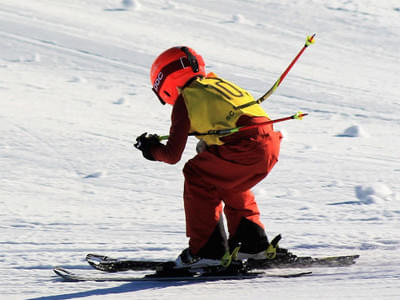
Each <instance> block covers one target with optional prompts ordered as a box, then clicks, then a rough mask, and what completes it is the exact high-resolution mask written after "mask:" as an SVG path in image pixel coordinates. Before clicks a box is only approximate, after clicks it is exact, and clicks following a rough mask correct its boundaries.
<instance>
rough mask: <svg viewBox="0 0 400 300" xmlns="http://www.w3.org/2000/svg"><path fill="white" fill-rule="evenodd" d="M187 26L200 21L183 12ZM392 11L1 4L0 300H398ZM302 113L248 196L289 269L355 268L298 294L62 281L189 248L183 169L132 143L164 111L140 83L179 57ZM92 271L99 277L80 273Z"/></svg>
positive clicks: (159, 128)
mask: <svg viewBox="0 0 400 300" xmlns="http://www.w3.org/2000/svg"><path fill="white" fill-rule="evenodd" d="M193 11H195V12H196V13H193ZM399 17H400V13H399V5H398V3H397V1H394V0H386V1H381V2H376V1H372V0H365V1H361V0H352V1H341V0H335V1H329V3H325V2H324V1H311V0H306V1H294V2H291V3H283V2H281V1H269V2H268V3H265V2H264V1H261V0H247V1H214V2H213V1H202V2H199V1H194V0H190V1H184V2H182V1H171V0H166V1H161V2H159V1H119V0H116V1H110V0H94V1H78V0H72V1H60V0H59V1H50V0H34V1H26V2H23V3H22V2H20V1H12V0H3V1H2V3H1V4H0V43H1V45H2V48H1V49H0V74H1V76H0V99H1V102H2V106H1V109H0V134H1V136H2V139H1V140H0V166H1V171H0V232H1V235H0V236H1V238H0V262H1V268H0V298H1V299H75V298H87V299H89V298H90V299H92V298H95V297H96V299H99V298H104V299H119V298H121V299H125V298H135V299H136V298H137V299H176V298H177V295H179V297H180V298H181V299H204V298H205V297H207V298H209V299H263V298H265V297H268V298H271V299H272V298H274V299H307V300H310V299H397V298H399V297H400V288H399V285H398V282H399V279H400V271H399V270H400V263H399V262H400V255H399V249H400V231H399V225H398V224H399V221H400V189H399V186H400V180H399V178H400V156H399V153H400V152H399V146H400V135H399V133H398V131H399V126H400V118H399V115H398V110H399V108H400V100H399V97H400V92H399V91H398V89H397V86H398V85H399V82H398V65H399V61H400V57H399V54H398V49H399V46H400V45H399V40H400V39H399V32H400V31H399V29H400V19H399ZM314 32H316V33H317V35H316V43H315V45H312V46H311V47H309V49H307V50H306V52H305V53H304V54H303V56H302V57H301V58H300V60H299V61H298V62H297V64H296V65H295V67H294V68H293V69H292V70H291V71H290V73H289V75H288V76H287V78H286V79H285V80H284V82H283V83H282V84H281V86H280V87H279V88H278V90H277V91H276V92H275V94H274V95H273V96H271V98H270V99H268V100H267V101H266V102H265V103H264V104H263V107H265V109H266V111H267V112H268V113H269V114H270V115H271V117H273V118H279V117H282V116H286V115H290V114H293V113H294V112H296V111H298V110H302V111H304V112H308V113H309V114H310V115H309V116H307V117H306V118H304V120H303V121H301V122H300V121H289V122H285V123H282V124H279V125H277V126H276V128H277V129H280V130H282V131H283V133H284V136H285V138H284V140H283V142H282V150H281V156H280V161H279V163H278V164H277V165H276V167H275V169H274V170H273V171H272V172H271V174H270V175H269V176H268V178H267V179H266V180H264V181H263V182H262V183H260V184H259V185H258V186H257V187H256V188H255V189H254V193H255V195H256V197H257V199H258V203H259V207H260V210H261V213H262V220H263V222H264V223H265V225H266V229H267V232H268V234H269V235H270V236H271V237H272V236H273V235H275V234H277V233H282V235H283V240H282V242H281V246H283V247H287V248H289V249H290V250H292V251H293V252H294V253H296V254H298V255H312V256H325V255H337V254H355V253H358V254H360V255H361V258H360V259H359V261H358V263H357V264H356V265H354V266H352V267H348V268H333V269H325V268H318V269H313V270H312V271H313V272H314V275H313V276H310V277H306V278H292V279H282V278H281V279H279V278H259V279H254V280H244V281H240V282H238V281H232V282H231V281H226V282H210V283H196V284H194V283H152V282H145V283H140V284H129V283H128V284H125V283H124V284H121V283H96V282H90V283H89V282H82V283H72V284H71V283H65V282H63V281H62V280H60V279H59V278H57V277H56V276H55V275H53V273H52V268H53V267H54V266H59V265H61V266H66V267H69V268H73V269H75V270H76V272H79V271H82V270H88V269H89V267H88V265H87V264H86V262H85V261H84V256H85V255H86V254H87V253H89V252H99V253H105V254H107V255H110V256H117V257H133V258H143V259H144V258H149V259H152V258H157V259H173V258H174V257H175V256H176V255H177V254H179V252H180V251H181V250H182V249H183V248H184V247H186V243H187V240H186V237H185V221H184V213H183V203H182V199H181V197H182V196H181V194H182V188H183V176H182V174H181V169H182V167H183V165H184V162H185V161H186V160H188V159H189V158H190V157H192V156H193V155H194V153H195V143H196V141H195V140H194V139H190V140H189V143H188V146H187V149H186V150H185V153H184V156H183V158H182V161H181V162H179V163H178V164H177V165H174V166H168V165H164V164H161V163H154V162H149V161H146V160H144V159H143V158H142V156H141V154H140V153H139V152H138V151H135V149H133V146H132V144H133V141H134V139H135V137H136V136H138V135H139V134H141V133H143V132H146V131H147V132H149V133H158V134H166V133H168V130H169V114H170V107H163V106H160V105H159V103H158V102H157V100H156V99H155V97H154V95H152V92H151V87H150V84H149V82H148V76H149V69H150V65H151V63H152V60H153V59H154V58H155V56H156V55H157V54H159V53H160V52H161V51H163V50H164V49H166V48H168V47H170V46H172V45H180V44H187V45H189V46H191V47H193V48H195V49H197V50H198V51H199V52H200V53H201V54H202V55H203V56H204V58H205V60H206V62H207V66H208V70H209V71H213V72H216V73H217V74H220V75H221V76H223V77H225V78H227V79H228V80H231V81H234V82H237V83H238V84H239V85H241V86H243V87H244V88H247V89H249V91H251V92H252V93H253V94H254V96H255V97H258V96H260V95H262V94H263V93H264V92H265V91H266V90H267V89H268V88H269V87H270V86H271V85H272V84H273V82H275V80H276V79H277V77H278V76H279V75H280V74H281V73H282V72H283V70H284V68H285V67H286V66H287V65H288V63H289V62H290V60H291V59H292V58H293V57H294V55H295V54H296V53H297V51H298V50H299V49H300V47H301V46H302V43H304V38H305V37H306V35H308V34H312V33H314ZM93 272H95V271H93Z"/></svg>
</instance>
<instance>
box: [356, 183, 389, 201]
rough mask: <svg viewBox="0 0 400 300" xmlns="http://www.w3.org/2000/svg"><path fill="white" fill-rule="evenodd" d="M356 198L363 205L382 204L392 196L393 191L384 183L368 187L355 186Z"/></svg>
mask: <svg viewBox="0 0 400 300" xmlns="http://www.w3.org/2000/svg"><path fill="white" fill-rule="evenodd" d="M355 192H356V196H357V198H358V199H359V200H360V202H361V203H363V204H372V203H383V202H384V201H385V200H389V199H390V198H392V196H393V195H394V193H393V191H392V190H391V189H390V188H389V187H388V186H387V185H386V184H384V183H381V182H377V183H374V184H372V185H370V186H360V185H359V186H356V188H355Z"/></svg>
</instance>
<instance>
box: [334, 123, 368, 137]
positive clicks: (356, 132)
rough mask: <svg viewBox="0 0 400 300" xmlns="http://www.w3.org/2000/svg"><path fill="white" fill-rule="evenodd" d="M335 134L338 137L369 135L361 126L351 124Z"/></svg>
mask: <svg viewBox="0 0 400 300" xmlns="http://www.w3.org/2000/svg"><path fill="white" fill-rule="evenodd" d="M337 136H340V137H367V136H369V135H368V133H367V132H366V131H364V129H362V128H361V126H359V125H353V126H351V127H349V128H347V129H346V130H345V131H344V132H343V133H341V134H338V135H337Z"/></svg>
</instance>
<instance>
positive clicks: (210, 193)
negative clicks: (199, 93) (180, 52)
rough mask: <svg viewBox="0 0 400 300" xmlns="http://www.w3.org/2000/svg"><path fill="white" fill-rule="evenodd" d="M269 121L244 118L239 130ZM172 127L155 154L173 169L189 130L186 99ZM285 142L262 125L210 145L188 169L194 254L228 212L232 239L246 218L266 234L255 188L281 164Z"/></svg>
mask: <svg viewBox="0 0 400 300" xmlns="http://www.w3.org/2000/svg"><path fill="white" fill-rule="evenodd" d="M267 120H268V119H267V118H266V117H249V116H246V115H243V116H241V117H240V119H239V121H238V122H237V126H243V125H252V124H257V123H262V122H265V121H267ZM171 122H172V124H171V128H170V136H169V139H168V142H167V144H166V145H163V144H160V145H158V146H156V147H154V148H152V149H151V153H152V155H153V157H154V159H155V160H158V161H163V162H166V163H170V164H174V163H177V162H178V161H179V160H180V158H181V155H182V153H183V150H184V148H185V145H186V141H187V137H188V133H189V130H190V120H189V117H188V111H187V108H186V105H185V101H184V99H183V97H182V96H179V97H178V99H177V101H176V103H175V104H174V107H173V110H172V115H171ZM281 138H282V136H281V134H280V132H275V131H273V127H272V124H269V125H262V126H259V127H257V128H254V129H250V130H245V131H242V132H238V133H235V134H232V135H229V136H226V137H223V138H221V140H222V141H223V142H224V144H223V145H219V146H217V145H214V146H210V147H208V148H207V150H205V151H203V152H201V153H199V154H198V155H196V156H195V157H194V158H192V159H190V160H189V161H188V162H187V163H186V164H185V167H184V169H183V173H184V176H185V185H184V207H185V214H186V232H187V236H188V237H189V238H190V240H189V247H190V250H191V251H192V253H194V254H196V253H198V251H199V250H200V249H201V248H202V247H203V246H204V245H205V244H206V243H207V241H208V240H209V239H210V236H211V235H212V233H213V231H214V229H215V228H216V226H217V224H218V222H219V221H220V218H221V214H222V212H223V211H224V213H225V216H226V220H227V224H228V231H229V234H230V236H233V235H234V234H235V232H236V230H237V228H238V226H239V223H240V221H241V219H242V218H246V219H247V220H249V221H251V222H253V223H255V224H257V225H259V226H260V227H261V228H262V229H264V226H263V224H262V223H261V221H260V213H259V209H258V206H257V204H256V202H255V199H254V195H253V193H252V192H251V191H250V189H251V188H252V187H253V186H254V185H256V184H257V183H258V182H260V181H261V180H262V179H263V178H264V177H265V176H267V174H268V173H269V172H270V170H271V169H272V167H273V166H274V165H275V163H276V162H277V160H278V155H279V149H280V140H281ZM223 203H224V204H225V206H224V208H223Z"/></svg>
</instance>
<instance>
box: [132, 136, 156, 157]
mask: <svg viewBox="0 0 400 300" xmlns="http://www.w3.org/2000/svg"><path fill="white" fill-rule="evenodd" d="M158 144H161V143H160V139H159V136H158V135H157V134H149V135H147V132H145V133H143V134H142V135H140V136H138V137H137V138H136V143H135V144H134V146H135V148H136V149H139V150H140V151H142V154H143V157H144V158H146V159H148V160H153V161H154V160H155V159H154V157H153V155H152V154H151V148H152V147H154V146H155V145H158Z"/></svg>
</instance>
